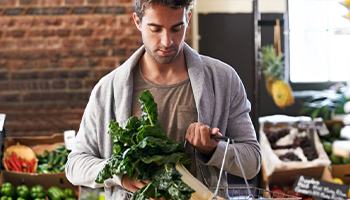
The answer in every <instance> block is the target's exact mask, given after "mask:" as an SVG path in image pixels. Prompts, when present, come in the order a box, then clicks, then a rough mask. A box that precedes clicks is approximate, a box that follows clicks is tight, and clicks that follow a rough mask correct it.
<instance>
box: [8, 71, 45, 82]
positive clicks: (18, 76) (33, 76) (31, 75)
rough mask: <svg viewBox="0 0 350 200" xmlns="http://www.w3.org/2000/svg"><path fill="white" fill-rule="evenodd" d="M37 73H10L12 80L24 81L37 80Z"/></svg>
mask: <svg viewBox="0 0 350 200" xmlns="http://www.w3.org/2000/svg"><path fill="white" fill-rule="evenodd" d="M37 78H38V72H37V71H17V72H12V73H11V79H12V80H26V79H37Z"/></svg>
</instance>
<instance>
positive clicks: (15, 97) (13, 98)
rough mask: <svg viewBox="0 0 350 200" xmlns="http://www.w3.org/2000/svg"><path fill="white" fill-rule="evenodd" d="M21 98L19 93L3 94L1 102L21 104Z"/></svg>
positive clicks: (0, 95) (0, 97) (0, 96)
mask: <svg viewBox="0 0 350 200" xmlns="http://www.w3.org/2000/svg"><path fill="white" fill-rule="evenodd" d="M20 99H21V96H20V94H19V93H17V92H2V93H1V94H0V102H19V101H20Z"/></svg>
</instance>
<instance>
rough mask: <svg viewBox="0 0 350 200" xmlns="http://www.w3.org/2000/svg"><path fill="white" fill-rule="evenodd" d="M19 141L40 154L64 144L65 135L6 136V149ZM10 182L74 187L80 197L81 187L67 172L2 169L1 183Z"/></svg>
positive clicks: (29, 185)
mask: <svg viewBox="0 0 350 200" xmlns="http://www.w3.org/2000/svg"><path fill="white" fill-rule="evenodd" d="M17 143H19V144H21V145H25V146H28V147H30V148H31V149H32V150H33V151H34V153H35V154H37V155H40V154H42V153H44V151H45V150H48V151H51V150H55V149H56V147H57V145H64V136H63V134H62V133H55V134H53V135H51V136H34V137H6V138H5V140H4V149H6V148H8V147H10V146H12V145H16V144H17ZM4 182H10V183H12V184H13V185H15V186H17V185H20V184H25V185H27V186H28V187H32V186H34V185H36V184H40V185H42V186H43V187H44V188H45V189H46V190H47V189H48V188H49V187H50V186H57V187H59V188H62V189H65V188H72V189H73V190H74V191H75V193H76V194H77V195H78V197H79V198H80V193H81V187H80V186H74V185H72V184H71V183H70V182H69V181H68V180H67V178H66V174H65V172H59V173H49V174H37V173H30V174H26V173H22V172H13V171H5V170H3V171H1V180H0V183H1V184H2V183H4Z"/></svg>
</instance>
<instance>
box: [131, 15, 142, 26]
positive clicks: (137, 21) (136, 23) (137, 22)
mask: <svg viewBox="0 0 350 200" xmlns="http://www.w3.org/2000/svg"><path fill="white" fill-rule="evenodd" d="M132 18H133V19H134V22H135V25H136V28H137V29H139V31H141V21H140V19H139V17H138V16H137V14H136V12H134V14H133V15H132Z"/></svg>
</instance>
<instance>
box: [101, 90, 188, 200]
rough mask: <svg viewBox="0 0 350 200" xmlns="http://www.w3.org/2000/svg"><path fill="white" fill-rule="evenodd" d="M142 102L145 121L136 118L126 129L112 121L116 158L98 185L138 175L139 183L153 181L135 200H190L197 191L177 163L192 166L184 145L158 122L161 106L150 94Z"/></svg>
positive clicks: (142, 97)
mask: <svg viewBox="0 0 350 200" xmlns="http://www.w3.org/2000/svg"><path fill="white" fill-rule="evenodd" d="M138 101H139V102H140V103H141V104H142V106H141V110H142V114H141V120H139V119H138V118H137V117H135V116H132V117H130V118H129V119H128V120H127V122H126V125H125V128H122V127H120V125H119V124H118V122H115V121H113V120H111V121H110V124H109V131H108V134H111V135H112V136H111V138H112V140H113V155H112V157H111V158H109V159H108V161H107V162H106V164H105V166H104V167H103V169H101V170H100V171H99V173H98V175H97V177H96V179H95V182H96V183H103V182H104V181H105V180H107V179H109V178H112V177H113V175H115V174H116V175H123V174H128V175H129V176H130V177H133V176H134V175H135V174H137V177H136V179H137V180H138V181H141V180H151V181H150V182H149V183H148V184H146V185H145V186H144V187H143V188H141V189H139V190H137V191H136V192H135V193H134V195H133V197H132V199H133V200H141V199H142V200H143V199H146V198H161V197H163V198H165V199H174V200H185V199H190V198H191V194H192V193H194V192H195V191H194V190H193V189H192V188H191V187H189V186H188V185H186V184H185V183H184V182H183V181H182V180H181V176H182V175H181V174H180V173H179V172H178V171H177V170H176V167H175V166H176V164H177V163H182V164H184V165H186V166H189V164H190V160H189V159H188V157H187V156H186V152H185V148H184V147H183V144H182V143H181V142H175V140H173V139H171V138H168V137H167V136H166V134H165V133H164V131H163V129H162V127H161V126H160V123H159V121H158V119H157V118H158V110H157V104H156V103H155V102H154V99H153V96H152V94H151V93H150V92H149V91H148V90H145V91H143V92H142V93H141V95H140V97H139V98H138Z"/></svg>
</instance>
